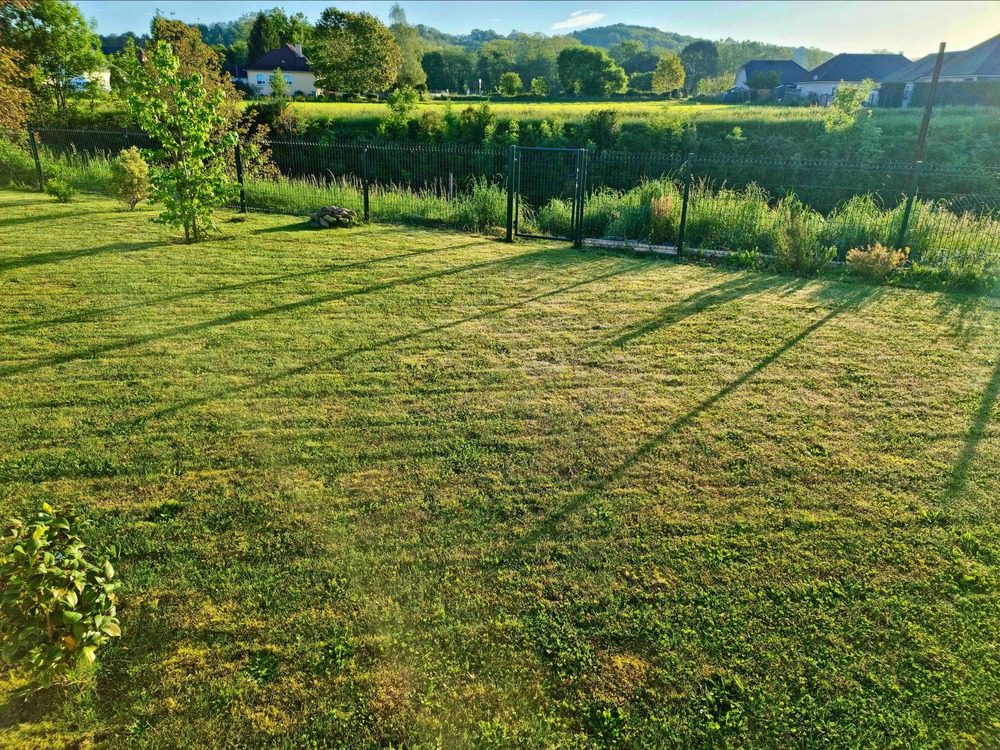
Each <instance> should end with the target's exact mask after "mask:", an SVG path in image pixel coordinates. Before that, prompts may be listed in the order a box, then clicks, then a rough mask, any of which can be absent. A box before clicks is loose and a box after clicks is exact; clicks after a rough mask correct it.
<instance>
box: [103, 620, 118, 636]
mask: <svg viewBox="0 0 1000 750" xmlns="http://www.w3.org/2000/svg"><path fill="white" fill-rule="evenodd" d="M103 630H104V632H105V633H107V634H108V635H110V636H112V637H113V638H121V635H122V629H121V626H119V625H118V623H117V622H109V623H107V624H105V626H104V628H103Z"/></svg>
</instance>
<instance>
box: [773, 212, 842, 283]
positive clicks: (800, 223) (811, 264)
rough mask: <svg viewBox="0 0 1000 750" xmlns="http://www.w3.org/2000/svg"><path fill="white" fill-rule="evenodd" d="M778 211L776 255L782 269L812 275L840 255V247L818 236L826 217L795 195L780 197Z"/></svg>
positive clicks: (775, 242) (775, 239)
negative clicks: (828, 243)
mask: <svg viewBox="0 0 1000 750" xmlns="http://www.w3.org/2000/svg"><path fill="white" fill-rule="evenodd" d="M777 213H778V224H777V226H776V227H775V236H774V257H775V260H776V262H777V264H778V267H779V268H780V269H781V270H782V271H791V272H792V273H800V274H805V275H811V274H814V273H816V271H818V270H819V269H821V268H822V267H823V266H825V265H826V264H827V263H829V262H830V261H831V260H833V259H834V258H835V257H836V256H837V248H835V247H832V246H830V247H828V246H826V245H824V244H823V243H822V242H821V241H820V239H819V230H820V228H821V226H822V223H823V217H822V216H820V215H819V214H817V213H816V212H815V211H813V210H812V209H810V208H808V207H807V206H805V205H804V204H803V203H802V201H800V200H799V199H798V198H796V197H795V196H794V195H789V196H787V197H785V198H782V199H781V202H780V203H779V204H778V207H777Z"/></svg>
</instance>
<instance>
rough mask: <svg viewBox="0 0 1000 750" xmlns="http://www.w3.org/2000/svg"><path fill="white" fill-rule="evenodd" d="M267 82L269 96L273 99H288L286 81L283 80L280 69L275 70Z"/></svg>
mask: <svg viewBox="0 0 1000 750" xmlns="http://www.w3.org/2000/svg"><path fill="white" fill-rule="evenodd" d="M267 82H268V83H269V84H271V96H273V97H274V98H275V99H287V98H288V81H286V80H285V74H284V73H282V72H281V68H275V69H274V72H273V73H272V74H271V75H270V76H268V78H267Z"/></svg>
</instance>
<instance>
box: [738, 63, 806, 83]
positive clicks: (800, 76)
mask: <svg viewBox="0 0 1000 750" xmlns="http://www.w3.org/2000/svg"><path fill="white" fill-rule="evenodd" d="M743 70H744V71H746V74H747V80H749V79H750V76H752V75H753V74H754V73H771V72H772V71H773V72H777V73H780V74H781V82H780V83H779V84H778V85H779V86H784V85H786V84H789V83H794V82H795V81H802V80H804V79H806V78H808V77H809V71H808V70H806V69H805V68H803V67H802V66H801V65H799V64H798V63H797V62H795V61H794V60H750V61H749V62H748V63H746V64H745V65H744V66H743Z"/></svg>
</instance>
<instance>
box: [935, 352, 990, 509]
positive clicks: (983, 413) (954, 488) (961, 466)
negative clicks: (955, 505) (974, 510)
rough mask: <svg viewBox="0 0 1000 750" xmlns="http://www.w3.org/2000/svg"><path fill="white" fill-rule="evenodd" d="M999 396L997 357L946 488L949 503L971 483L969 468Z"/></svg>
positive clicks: (946, 498)
mask: <svg viewBox="0 0 1000 750" xmlns="http://www.w3.org/2000/svg"><path fill="white" fill-rule="evenodd" d="M998 396H1000V358H998V359H997V363H996V366H995V367H994V368H993V373H992V375H991V376H990V380H989V382H988V383H987V384H986V388H984V389H983V396H982V399H981V400H980V402H979V410H978V411H977V412H976V415H975V416H974V417H973V418H972V424H971V425H969V431H968V433H966V435H965V445H963V446H962V451H961V453H959V454H958V460H957V461H956V462H955V468H954V469H952V472H951V479H950V480H949V481H948V485H947V487H946V489H945V500H946V501H947V502H949V503H950V502H954V501H955V500H957V499H958V498H959V496H960V495H961V494H962V493H963V492H964V491H965V487H966V485H967V484H968V483H969V469H970V468H971V466H972V462H973V460H974V459H975V457H976V449H977V448H978V447H979V442H980V441H981V440H982V439H983V433H984V432H986V427H987V425H988V424H989V422H990V416H991V415H992V414H993V407H994V406H995V405H996V403H997V397H998Z"/></svg>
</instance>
